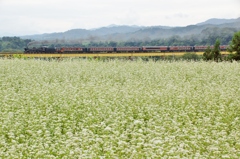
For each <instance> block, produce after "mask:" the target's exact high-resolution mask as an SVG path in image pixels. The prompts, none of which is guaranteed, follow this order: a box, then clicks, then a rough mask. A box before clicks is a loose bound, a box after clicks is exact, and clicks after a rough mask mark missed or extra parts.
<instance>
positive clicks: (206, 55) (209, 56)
mask: <svg viewBox="0 0 240 159" xmlns="http://www.w3.org/2000/svg"><path fill="white" fill-rule="evenodd" d="M212 59H213V55H212V50H211V48H210V46H208V47H207V49H206V50H205V51H204V53H203V60H205V61H209V60H212Z"/></svg>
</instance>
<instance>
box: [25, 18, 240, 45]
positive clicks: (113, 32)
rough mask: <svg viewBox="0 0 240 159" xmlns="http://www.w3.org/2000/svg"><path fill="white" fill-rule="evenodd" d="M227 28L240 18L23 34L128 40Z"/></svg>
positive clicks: (234, 28) (239, 22)
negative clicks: (181, 25)
mask: <svg viewBox="0 0 240 159" xmlns="http://www.w3.org/2000/svg"><path fill="white" fill-rule="evenodd" d="M216 28H217V29H218V30H219V29H223V28H227V30H228V31H229V30H230V31H232V32H235V31H237V30H240V18H237V19H209V20H207V21H205V22H202V23H198V24H196V25H189V26H185V27H168V26H152V27H144V26H127V25H110V26H107V27H101V28H96V29H91V30H86V29H71V30H68V31H66V32H60V33H50V34H39V35H28V36H22V37H21V38H24V39H33V40H40V41H42V40H85V41H111V40H112V41H128V40H154V39H160V38H169V37H171V36H175V35H177V36H180V37H184V36H191V35H199V36H201V34H203V33H204V30H206V29H207V30H209V29H210V30H211V29H212V30H213V31H214V30H217V29H216Z"/></svg>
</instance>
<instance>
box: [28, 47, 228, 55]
mask: <svg viewBox="0 0 240 159" xmlns="http://www.w3.org/2000/svg"><path fill="white" fill-rule="evenodd" d="M213 47H214V46H210V48H211V49H212V48H213ZM228 47H229V46H228V45H220V47H219V49H220V50H221V51H226V50H227V48H228ZM207 48H208V46H141V47H89V48H86V47H59V48H57V47H55V48H49V47H47V46H42V47H33V48H28V47H26V48H24V53H28V54H39V53H40V54H54V53H58V54H71V53H72V54H76V53H124V52H132V53H141V52H143V53H144V52H203V51H205V50H206V49H207Z"/></svg>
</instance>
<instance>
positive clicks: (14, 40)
mask: <svg viewBox="0 0 240 159" xmlns="http://www.w3.org/2000/svg"><path fill="white" fill-rule="evenodd" d="M29 42H31V40H30V39H20V38H19V37H2V38H1V39H0V52H23V50H24V47H26V46H27V44H28V43H29Z"/></svg>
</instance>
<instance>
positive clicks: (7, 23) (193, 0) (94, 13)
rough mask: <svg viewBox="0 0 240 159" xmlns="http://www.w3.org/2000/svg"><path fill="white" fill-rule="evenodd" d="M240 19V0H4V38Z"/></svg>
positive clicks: (0, 27)
mask: <svg viewBox="0 0 240 159" xmlns="http://www.w3.org/2000/svg"><path fill="white" fill-rule="evenodd" d="M238 17H240V0H0V37H2V36H21V35H32V34H42V33H53V32H64V31H67V30H70V29H78V28H81V29H93V28H99V27H103V26H109V25H112V24H116V25H139V26H158V25H162V26H187V25H192V24H196V23H199V22H203V21H206V20H208V19H210V18H223V19H232V18H234V19H235V18H238Z"/></svg>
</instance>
